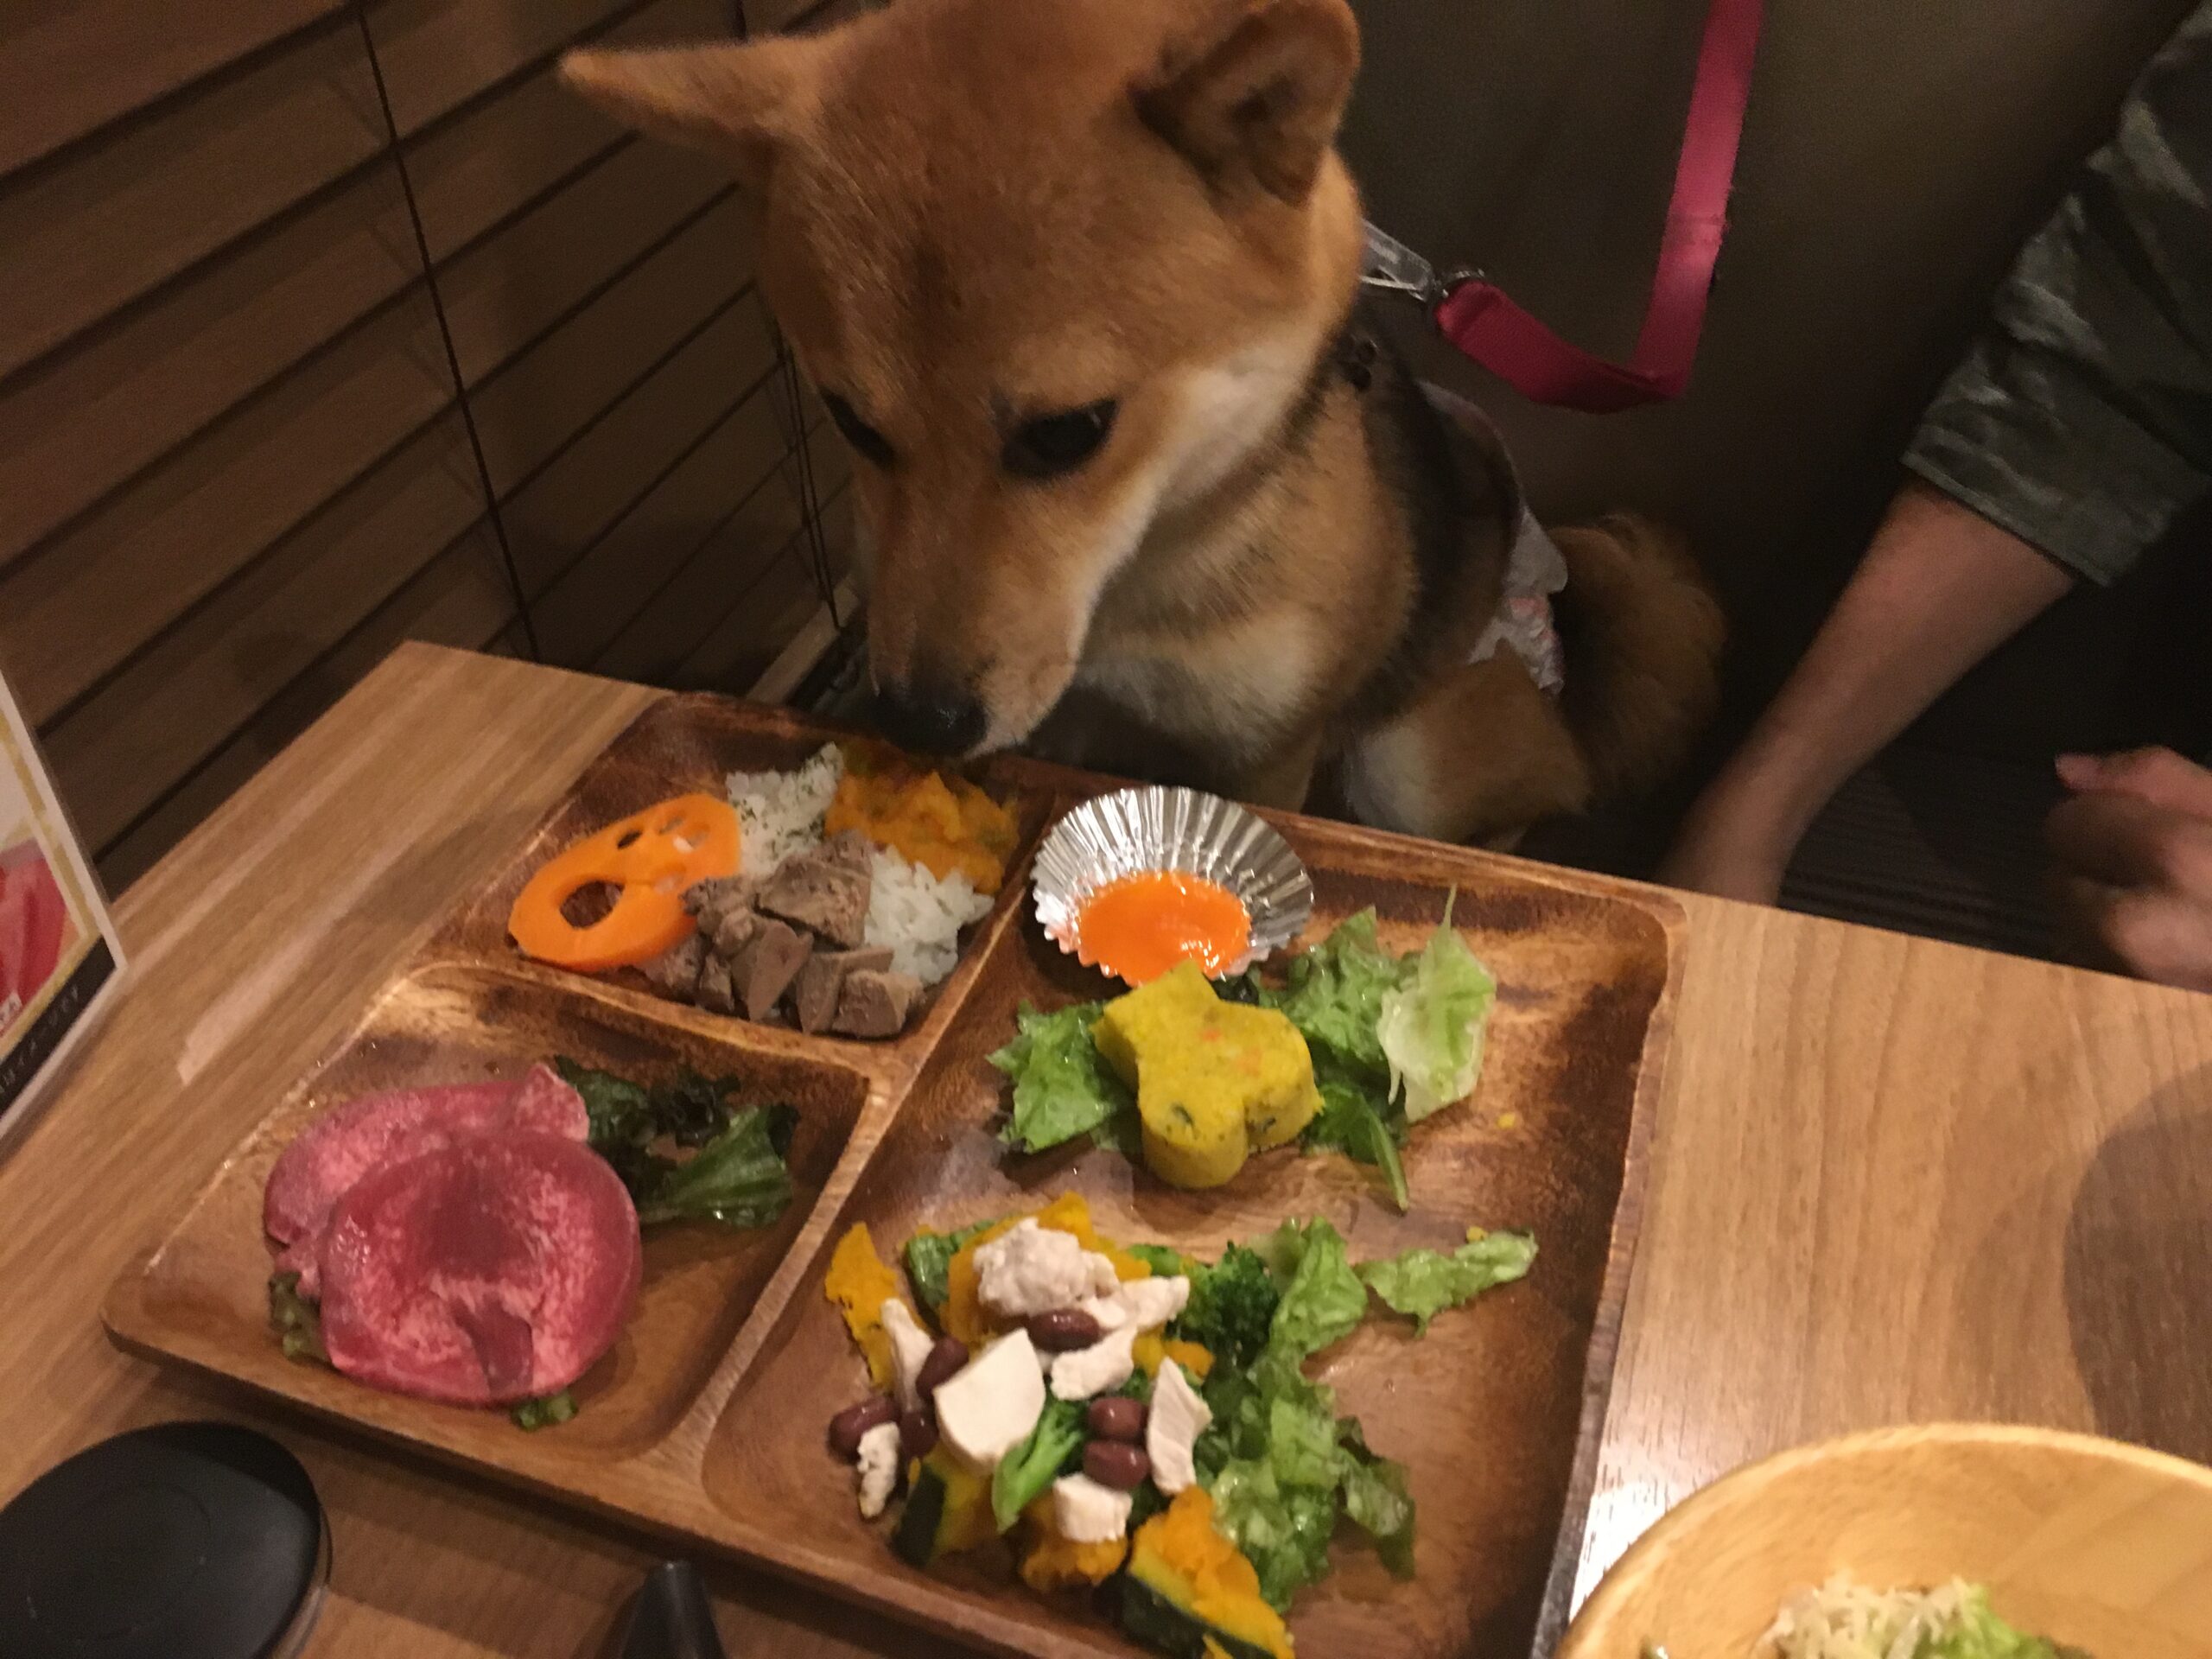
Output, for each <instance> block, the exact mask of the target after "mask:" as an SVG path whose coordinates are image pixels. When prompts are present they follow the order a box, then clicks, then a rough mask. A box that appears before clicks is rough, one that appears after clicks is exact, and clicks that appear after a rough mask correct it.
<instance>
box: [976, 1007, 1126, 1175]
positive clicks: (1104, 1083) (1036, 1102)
mask: <svg viewBox="0 0 2212 1659" xmlns="http://www.w3.org/2000/svg"><path fill="white" fill-rule="evenodd" d="M1103 1006H1104V1005H1103V1004H1102V1003H1097V1002H1086V1003H1083V1004H1081V1005H1079V1006H1077V1007H1071V1008H1061V1009H1059V1010H1058V1011H1057V1012H1054V1013H1052V1014H1039V1012H1038V1011H1037V1010H1036V1009H1035V1008H1033V1007H1030V1006H1029V1005H1028V1004H1027V1003H1024V1004H1023V1005H1022V1007H1021V1011H1020V1013H1019V1014H1017V1015H1015V1017H1014V1027H1015V1029H1014V1040H1013V1041H1012V1042H1010V1043H1008V1044H1007V1046H1005V1047H1004V1048H1001V1049H1000V1050H999V1051H998V1052H996V1053H995V1054H993V1055H992V1056H991V1057H990V1060H991V1064H992V1065H995V1066H996V1067H997V1068H998V1069H999V1070H1000V1071H1003V1072H1005V1073H1006V1075H1007V1077H1011V1078H1013V1079H1014V1109H1013V1112H1012V1114H1011V1115H1010V1116H1009V1117H1008V1118H1007V1125H1006V1128H1004V1129H1003V1130H1002V1131H1001V1135H1000V1138H1001V1140H1003V1141H1006V1142H1007V1145H1009V1146H1014V1147H1020V1148H1021V1149H1022V1150H1023V1151H1025V1152H1044V1151H1046V1150H1048V1149H1050V1148H1051V1147H1058V1146H1065V1144H1066V1143H1067V1142H1069V1141H1072V1140H1074V1139H1075V1138H1076V1137H1077V1136H1078V1135H1096V1134H1099V1133H1101V1132H1102V1131H1104V1132H1111V1131H1113V1130H1114V1129H1115V1128H1116V1120H1117V1119H1122V1118H1126V1117H1129V1116H1135V1110H1136V1102H1135V1098H1134V1097H1133V1096H1131V1095H1130V1093H1129V1090H1128V1084H1124V1083H1123V1082H1122V1079H1121V1078H1120V1077H1117V1076H1116V1074H1115V1071H1114V1068H1113V1067H1111V1066H1110V1065H1107V1064H1106V1062H1105V1060H1104V1058H1102V1057H1101V1056H1100V1054H1099V1052H1098V1046H1097V1045H1096V1043H1094V1042H1092V1041H1091V1039H1090V1027H1091V1026H1092V1025H1093V1024H1094V1023H1096V1020H1097V1019H1098V1014H1099V1010H1100V1008H1101V1007H1103Z"/></svg>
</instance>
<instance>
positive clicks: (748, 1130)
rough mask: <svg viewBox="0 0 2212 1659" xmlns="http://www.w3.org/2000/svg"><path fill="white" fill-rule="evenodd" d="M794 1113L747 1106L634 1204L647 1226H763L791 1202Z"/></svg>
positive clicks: (776, 1107) (776, 1216)
mask: <svg viewBox="0 0 2212 1659" xmlns="http://www.w3.org/2000/svg"><path fill="white" fill-rule="evenodd" d="M797 1122H798V1113H797V1112H795V1111H793V1110H792V1109H791V1108H790V1107H788V1106H748V1107H747V1108H746V1109H743V1110H742V1111H737V1112H733V1113H731V1114H730V1117H729V1127H728V1128H726V1129H724V1130H723V1131H722V1132H721V1134H720V1135H717V1136H715V1139H713V1140H712V1141H709V1142H708V1143H707V1144H706V1145H705V1146H703V1147H701V1148H700V1149H699V1151H698V1153H697V1154H696V1156H694V1157H693V1158H692V1159H691V1160H690V1161H689V1162H688V1163H683V1164H676V1165H673V1166H671V1168H670V1169H669V1171H668V1172H667V1173H666V1174H665V1175H664V1176H663V1178H662V1179H660V1180H659V1181H658V1182H657V1183H655V1184H654V1185H653V1186H652V1188H651V1190H650V1192H649V1193H648V1195H647V1196H646V1197H645V1198H643V1199H642V1200H641V1201H640V1202H639V1205H638V1220H639V1223H640V1224H643V1225H645V1226H648V1227H650V1226H652V1224H655V1223H657V1222H663V1221H684V1220H690V1221H717V1222H720V1223H721V1224H723V1225H724V1226H727V1227H766V1226H768V1225H770V1224H772V1223H774V1222H775V1221H777V1220H778V1219H779V1218H780V1217H782V1215H783V1213H784V1211H785V1209H786V1208H787V1207H788V1206H789V1205H790V1204H791V1166H789V1165H787V1164H786V1163H785V1161H784V1154H785V1150H786V1149H787V1148H788V1147H790V1145H791V1130H792V1128H793V1126H794V1125H795V1124H796V1123H797Z"/></svg>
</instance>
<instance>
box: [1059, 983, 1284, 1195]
mask: <svg viewBox="0 0 2212 1659" xmlns="http://www.w3.org/2000/svg"><path fill="white" fill-rule="evenodd" d="M1090 1034H1091V1038H1092V1039H1093V1040H1094V1041H1095V1042H1096V1043H1097V1045H1098V1052H1100V1053H1101V1054H1103V1055H1104V1056H1105V1057H1106V1060H1107V1063H1108V1064H1109V1065H1111V1066H1112V1067H1113V1068H1114V1070H1115V1071H1117V1072H1119V1073H1120V1074H1121V1076H1122V1080H1123V1081H1124V1082H1126V1083H1128V1084H1129V1085H1130V1086H1131V1087H1132V1088H1134V1089H1135V1090H1136V1091H1137V1114H1138V1116H1140V1117H1141V1119H1142V1120H1143V1122H1144V1160H1145V1163H1146V1164H1147V1166H1149V1167H1150V1168H1151V1170H1152V1173H1154V1174H1155V1175H1157V1176H1159V1177H1160V1179H1161V1180H1163V1181H1166V1183H1167V1184H1168V1185H1171V1186H1182V1187H1205V1186H1219V1185H1223V1184H1224V1182H1226V1181H1229V1180H1230V1179H1233V1178H1234V1177H1235V1176H1236V1172H1237V1171H1238V1170H1240V1169H1242V1168H1243V1166H1244V1160H1245V1159H1246V1158H1247V1157H1248V1156H1249V1155H1250V1154H1252V1153H1254V1152H1264V1151H1266V1150H1267V1149H1268V1147H1280V1146H1281V1145H1283V1144H1284V1143H1285V1142H1287V1141H1292V1140H1294V1139H1295V1138H1296V1137H1297V1135H1298V1134H1299V1132H1300V1130H1302V1129H1303V1128H1305V1127H1306V1124H1308V1123H1309V1122H1312V1121H1313V1115H1314V1114H1315V1113H1316V1112H1318V1111H1319V1110H1320V1109H1321V1094H1320V1090H1318V1089H1316V1088H1315V1087H1314V1086H1313V1056H1312V1055H1311V1054H1310V1053H1308V1052H1306V1039H1305V1038H1303V1037H1302V1036H1300V1034H1299V1032H1298V1027H1295V1026H1294V1025H1292V1024H1291V1023H1290V1021H1289V1020H1288V1019H1287V1018H1286V1017H1284V1016H1283V1015H1282V1014H1278V1013H1276V1012H1275V1011H1274V1009H1272V1008H1255V1007H1246V1006H1244V1005H1243V1003H1238V1002H1224V1001H1222V1000H1221V999H1220V998H1219V997H1218V996H1217V995H1214V989H1213V987H1212V985H1211V984H1210V983H1208V982H1207V980H1206V976H1205V974H1204V973H1203V972H1202V971H1200V969H1198V966H1197V964H1196V963H1189V962H1185V963H1179V964H1178V965H1177V966H1176V967H1175V968H1174V969H1173V970H1171V971H1170V972H1168V973H1166V974H1163V975H1161V976H1160V977H1159V978H1158V979H1155V980H1154V981H1153V982H1151V983H1150V984H1148V985H1143V986H1140V987H1139V988H1137V989H1135V990H1134V991H1131V992H1130V993H1129V994H1128V995H1126V996H1122V997H1117V998H1116V1000H1115V1001H1111V1002H1109V1003H1108V1004H1107V1005H1106V1008H1105V1011H1104V1012H1103V1014H1100V1016H1099V1018H1098V1022H1097V1024H1096V1025H1095V1026H1093V1027H1091V1031H1090Z"/></svg>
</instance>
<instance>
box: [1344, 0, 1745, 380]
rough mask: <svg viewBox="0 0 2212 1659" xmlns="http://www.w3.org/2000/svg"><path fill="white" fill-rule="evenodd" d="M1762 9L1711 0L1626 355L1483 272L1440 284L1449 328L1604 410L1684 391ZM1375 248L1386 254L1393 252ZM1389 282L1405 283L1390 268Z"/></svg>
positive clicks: (1474, 349)
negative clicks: (1573, 333)
mask: <svg viewBox="0 0 2212 1659" xmlns="http://www.w3.org/2000/svg"><path fill="white" fill-rule="evenodd" d="M1763 11H1764V0H1712V9H1711V10H1709V11H1708V12H1707V14H1706V20H1705V36H1704V40H1703V41H1702V43H1701V44H1700V46H1699V48H1698V58H1697V81H1696V85H1695V86H1694V88H1693V90H1692V91H1691V93H1690V108H1689V118H1688V123H1687V124H1686V128H1685V130H1684V132H1683V135H1682V153H1681V161H1680V162H1679V163H1678V164H1677V165H1676V167H1675V193H1674V198H1673V200H1671V201H1670V202H1669V205H1668V208H1667V232H1666V235H1665V237H1664V238H1662V241H1661V243H1660V246H1659V264H1658V270H1657V271H1656V274H1655V275H1654V277H1653V278H1652V283H1651V303H1650V307H1649V309H1648V310H1647V311H1646V312H1645V313H1644V317H1643V333H1642V334H1640V335H1639V336H1638V337H1637V342H1636V353H1635V355H1634V356H1633V357H1631V358H1630V360H1629V361H1628V362H1627V363H1625V364H1621V363H1609V362H1606V361H1605V359H1602V358H1599V357H1593V356H1592V355H1591V354H1590V353H1588V352H1586V351H1584V350H1583V349H1582V348H1581V347H1580V346H1575V345H1573V344H1571V343H1569V342H1568V341H1567V340H1562V339H1560V337H1559V336H1558V335H1557V334H1554V333H1553V332H1552V331H1551V329H1549V328H1548V327H1545V325H1544V324H1543V323H1542V322H1541V321H1539V320H1538V319H1537V318H1536V317H1535V316H1534V315H1531V314H1530V313H1529V312H1528V311H1526V310H1524V309H1522V308H1521V307H1520V306H1519V305H1518V304H1516V303H1515V302H1514V301H1513V300H1512V299H1511V298H1510V296H1508V295H1507V294H1506V293H1505V292H1504V290H1503V289H1500V288H1498V287H1497V286H1496V285H1495V284H1493V283H1489V282H1486V281H1484V280H1483V279H1482V278H1480V277H1473V278H1469V279H1467V280H1465V281H1461V282H1458V283H1453V284H1451V285H1450V286H1448V287H1442V285H1439V286H1440V287H1442V296H1441V297H1440V299H1438V301H1437V302H1436V308H1435V316H1436V322H1437V326H1438V327H1440V328H1441V329H1442V330H1443V331H1444V335H1445V338H1446V339H1447V340H1450V341H1451V342H1452V344H1453V345H1454V346H1458V347H1459V350H1460V351H1462V352H1464V353H1466V355H1467V356H1469V357H1471V358H1472V359H1474V360H1475V361H1476V362H1478V363H1479V364H1481V365H1483V366H1484V368H1486V369H1488V370H1490V371H1491V373H1493V374H1495V375H1497V377H1498V378H1500V379H1502V380H1504V381H1505V382H1506V383H1507V384H1509V385H1511V386H1513V387H1514V388H1515V389H1516V390H1517V391H1520V392H1521V393H1522V395H1523V396H1525V397H1529V398H1531V399H1533V400H1534V401H1535V402H1537V403H1540V404H1556V405H1558V406H1560V407H1561V408H1565V409H1574V410H1583V411H1584V412H1586V413H1588V414H1592V415H1609V414H1612V413H1614V412H1615V411H1617V410H1624V409H1634V408H1637V407H1638V406H1639V405H1641V404H1654V403H1663V402H1666V401H1668V400H1669V399H1671V398H1675V397H1681V395H1682V393H1683V391H1685V390H1686V389H1687V388H1688V385H1689V379H1690V369H1691V366H1692V365H1694V363H1695V362H1696V360H1697V347H1698V339H1699V336H1700V334H1702V333H1703V332H1704V328H1705V308H1706V302H1707V298H1708V296H1710V295H1711V293H1712V289H1713V264H1714V262H1715V261H1716V260H1717V259H1719V257H1720V243H1721V238H1723V236H1724V235H1725V234H1726V231H1727V222H1728V192H1729V189H1730V187H1731V186H1732V184H1733V183H1734V181H1735V175H1736V155H1737V149H1738V143H1739V141H1740V140H1741V138H1742V137H1743V131H1744V111H1745V105H1747V104H1748V103H1749V101H1750V99H1751V65H1752V61H1753V60H1754V59H1755V58H1756V57H1757V55H1758V41H1759V25H1760V22H1761V18H1762V13H1763ZM1386 240H1387V238H1386ZM1401 252H1402V250H1401ZM1380 257H1383V259H1384V260H1385V262H1386V266H1387V264H1388V261H1389V254H1388V253H1387V252H1384V253H1383V254H1382V255H1381V256H1380ZM1385 285H1386V286H1402V285H1403V284H1402V283H1391V282H1389V281H1387V280H1386V282H1385Z"/></svg>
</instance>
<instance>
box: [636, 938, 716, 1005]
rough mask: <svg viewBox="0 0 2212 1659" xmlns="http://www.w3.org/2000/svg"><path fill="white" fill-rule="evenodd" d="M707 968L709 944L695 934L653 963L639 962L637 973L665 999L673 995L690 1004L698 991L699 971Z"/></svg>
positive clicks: (656, 958)
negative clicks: (693, 995)
mask: <svg viewBox="0 0 2212 1659" xmlns="http://www.w3.org/2000/svg"><path fill="white" fill-rule="evenodd" d="M706 965H707V942H706V941H705V940H704V939H702V938H700V937H699V936H698V935H697V934H696V933H694V934H692V935H691V936H690V938H686V939H685V940H684V941H683V943H682V944H678V945H676V946H675V947H673V948H672V949H670V950H664V951H662V952H661V953H660V955H658V956H657V957H654V958H653V959H652V961H651V962H646V963H639V965H638V971H639V973H641V974H643V975H644V976H645V978H646V979H647V980H648V981H649V982H651V983H652V988H654V989H655V990H657V991H658V992H659V993H660V994H661V995H664V996H672V997H674V998H676V999H677V1001H679V1002H689V1001H690V1000H691V997H692V994H693V993H694V992H696V990H697V989H698V988H699V974H700V970H701V969H703V968H705V967H706Z"/></svg>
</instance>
